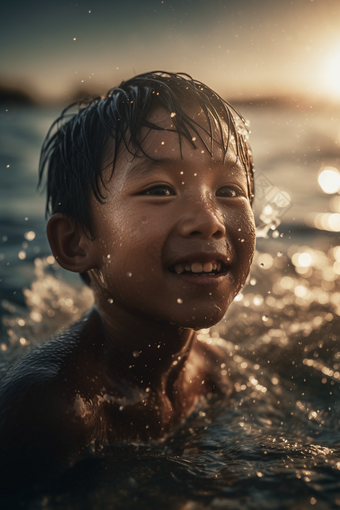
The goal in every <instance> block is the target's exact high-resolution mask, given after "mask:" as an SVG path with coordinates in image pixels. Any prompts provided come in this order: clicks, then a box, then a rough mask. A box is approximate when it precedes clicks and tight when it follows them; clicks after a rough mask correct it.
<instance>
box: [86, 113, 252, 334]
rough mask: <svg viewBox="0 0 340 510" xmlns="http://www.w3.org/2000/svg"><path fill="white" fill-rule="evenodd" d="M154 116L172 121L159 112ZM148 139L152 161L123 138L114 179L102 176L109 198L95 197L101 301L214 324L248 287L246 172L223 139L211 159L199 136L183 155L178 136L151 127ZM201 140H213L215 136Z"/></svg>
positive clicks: (113, 310) (95, 275)
mask: <svg viewBox="0 0 340 510" xmlns="http://www.w3.org/2000/svg"><path fill="white" fill-rule="evenodd" d="M192 117H193V118H195V120H196V121H198V122H200V123H201V125H203V126H204V127H207V126H206V121H205V120H204V119H202V120H200V119H201V117H200V116H199V115H197V114H196V115H195V114H193V115H192ZM149 120H150V121H151V122H153V123H155V124H157V125H159V126H161V127H166V128H170V127H171V126H172V119H171V117H170V114H169V113H168V112H166V111H165V110H162V109H159V110H156V111H155V112H154V113H152V114H151V115H150V119H149ZM225 129H227V127H225ZM202 133H203V131H202ZM193 136H194V135H193ZM202 136H203V134H202ZM144 137H145V138H144ZM216 137H217V133H216ZM143 138H144V141H143V149H144V151H145V152H146V154H148V155H149V156H150V157H152V158H153V159H150V158H148V157H146V156H144V155H142V154H140V155H139V157H133V156H132V155H131V154H129V152H128V151H127V150H126V149H125V147H124V144H122V145H121V147H120V153H119V157H118V159H117V163H116V166H115V170H114V173H113V176H112V178H111V179H110V180H109V175H110V170H111V169H110V168H109V169H108V170H107V171H105V172H106V174H105V173H104V176H105V175H107V182H106V186H107V190H105V194H106V195H107V200H106V203H105V204H104V205H102V204H99V203H98V202H97V201H96V200H95V198H94V197H92V212H93V230H94V235H95V237H96V238H95V240H94V241H91V243H90V249H91V256H92V260H93V270H92V271H90V275H91V282H92V287H93V290H94V292H95V295H96V301H97V304H98V305H99V306H100V307H101V308H102V309H103V310H105V311H106V312H107V313H108V314H113V316H115V314H117V313H119V310H121V311H123V310H124V311H125V312H128V314H131V317H136V315H138V314H140V313H142V314H143V316H144V317H145V318H150V320H154V319H155V318H156V319H160V320H164V321H166V322H168V323H169V322H171V323H175V324H179V325H181V326H183V327H190V328H194V329H199V328H202V327H209V326H211V325H212V324H215V323H216V322H218V321H219V320H220V319H222V317H223V315H224V313H225V312H226V310H227V308H228V306H229V304H230V303H231V302H232V300H233V299H234V297H235V296H236V294H237V293H238V292H239V290H240V288H241V287H242V285H243V284H244V282H245V280H246V278H247V275H248V273H249V269H250V265H251V262H252V258H253V254H254V244H255V234H254V217H253V212H252V209H251V206H250V200H249V196H248V186H247V177H246V173H245V170H244V168H243V166H242V165H241V163H240V162H236V159H237V158H236V156H235V148H234V145H233V144H231V145H230V148H229V151H228V156H227V160H226V162H225V164H223V152H222V149H221V147H220V146H219V145H218V143H216V142H215V143H214V157H213V158H212V157H211V155H210V154H209V152H208V151H207V150H206V148H205V147H204V145H203V143H202V142H201V140H200V139H199V138H198V137H196V138H197V139H196V140H195V143H196V145H197V149H195V148H194V147H193V146H192V145H191V144H190V143H189V142H188V140H186V139H184V138H182V140H181V143H182V156H183V158H182V157H181V153H180V144H179V136H178V133H176V132H172V133H171V132H167V131H157V130H148V129H146V128H145V130H144V132H143V133H142V139H143ZM204 139H205V141H206V143H207V144H208V146H209V144H210V137H209V136H208V135H206V134H204Z"/></svg>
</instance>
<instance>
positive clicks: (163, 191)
mask: <svg viewBox="0 0 340 510" xmlns="http://www.w3.org/2000/svg"><path fill="white" fill-rule="evenodd" d="M143 195H149V196H150V195H151V196H158V197H159V196H161V197H169V196H172V195H175V192H174V190H173V189H172V188H170V186H165V185H158V186H153V187H152V188H148V189H147V190H145V191H143Z"/></svg>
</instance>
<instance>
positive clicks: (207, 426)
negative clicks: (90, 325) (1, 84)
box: [0, 104, 340, 510]
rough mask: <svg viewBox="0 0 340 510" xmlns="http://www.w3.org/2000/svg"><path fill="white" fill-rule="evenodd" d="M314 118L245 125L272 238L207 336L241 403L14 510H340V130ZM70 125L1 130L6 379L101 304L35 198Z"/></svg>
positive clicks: (209, 409) (295, 114)
mask: <svg viewBox="0 0 340 510" xmlns="http://www.w3.org/2000/svg"><path fill="white" fill-rule="evenodd" d="M313 110H314V109H313V108H309V106H308V107H306V106H305V107H304V109H301V110H300V109H299V108H297V105H296V104H289V105H287V106H286V107H284V108H283V107H280V108H279V107H277V108H273V107H262V108H261V107H253V108H250V107H249V108H246V109H245V110H244V111H243V112H242V113H244V115H245V117H246V118H247V119H249V121H250V128H251V131H252V133H251V139H250V140H251V144H252V147H253V150H254V158H255V163H256V176H257V177H256V179H258V198H257V201H256V204H255V207H256V211H257V222H258V224H259V225H260V224H261V223H263V222H264V223H265V224H266V228H265V229H264V228H259V234H260V235H262V236H266V237H260V238H259V239H258V246H257V253H256V256H255V260H254V264H253V269H252V272H251V275H250V278H249V280H248V284H247V286H246V287H245V288H244V289H243V291H242V293H241V294H240V295H239V296H238V297H237V300H236V301H235V302H234V303H233V304H232V306H231V309H230V310H229V312H228V313H227V316H226V317H225V319H224V320H223V321H222V322H221V323H220V324H218V325H217V326H215V327H214V328H211V329H210V330H203V331H201V332H200V339H201V340H202V341H204V342H208V343H210V342H217V343H219V345H221V347H222V348H223V349H224V352H225V359H223V360H221V365H220V370H221V371H222V372H223V371H227V373H228V374H229V375H230V376H231V378H232V380H233V384H234V392H233V394H232V397H231V399H221V400H212V401H209V402H202V403H201V405H200V407H199V408H198V409H197V410H196V411H195V412H194V413H193V414H192V415H191V416H190V417H189V418H188V419H187V421H186V422H185V423H184V424H183V425H182V426H181V427H180V428H179V429H178V430H176V431H175V432H174V433H173V434H172V435H171V436H169V437H168V438H166V439H165V440H164V441H159V442H152V443H149V444H142V443H128V444H113V445H109V446H107V447H106V448H104V449H103V450H102V451H101V452H97V454H94V455H93V456H92V457H89V458H87V459H84V460H82V461H81V462H79V463H78V464H76V465H75V466H74V467H73V468H72V469H70V470H69V471H67V472H66V473H65V474H64V475H63V476H62V477H61V478H60V479H59V480H57V481H55V483H53V484H52V485H51V486H50V487H48V488H45V489H42V490H41V491H38V492H32V491H21V490H20V480H18V494H17V495H16V496H15V497H13V498H10V499H7V500H6V501H4V503H3V507H4V508H32V509H36V508H37V509H78V508H79V509H80V508H81V509H92V508H93V509H97V508H98V509H102V508H105V509H111V508H112V509H120V508H124V509H125V508H127V509H128V508H145V509H149V508H157V509H158V508H160V509H181V510H201V509H206V508H208V509H212V510H215V509H216V510H217V509H228V510H229V509H235V510H236V509H237V510H239V509H242V510H243V509H247V510H248V509H267V508H268V509H305V508H306V509H307V508H311V507H313V508H316V509H332V508H339V507H340V427H339V425H340V404H339V389H340V344H339V336H340V330H339V326H340V246H339V245H340V243H339V235H338V233H337V232H336V231H335V230H334V228H333V230H331V228H330V227H329V229H328V228H326V229H325V227H327V224H325V223H324V228H323V229H318V228H312V227H311V226H310V225H313V218H314V217H315V216H316V214H327V213H328V214H337V211H336V201H334V197H332V196H331V195H326V194H325V193H323V192H322V190H321V188H320V187H319V185H318V181H317V177H318V172H319V171H320V169H321V168H323V167H324V166H327V165H329V166H332V167H336V168H340V160H339V151H338V141H339V134H340V126H339V121H338V120H337V118H336V117H335V116H334V109H332V108H331V107H327V108H326V107H325V108H323V109H321V108H319V109H318V110H317V111H313ZM57 114H58V110H57V109H42V108H40V109H39V108H36V107H34V108H33V107H26V108H18V109H17V110H16V112H14V114H13V115H9V116H8V117H7V118H5V117H4V116H3V117H0V172H1V173H0V179H1V186H0V298H1V308H0V313H1V318H2V325H1V338H0V371H1V372H3V371H4V370H5V369H6V367H7V366H8V365H9V364H11V363H13V361H14V360H15V359H17V357H18V356H21V355H22V354H23V353H24V352H25V351H26V350H27V349H29V348H30V347H31V346H32V345H34V344H36V343H39V342H41V341H44V339H45V338H47V337H48V336H49V335H51V334H53V333H54V332H55V331H57V330H58V329H59V328H61V327H63V326H65V325H67V324H69V323H70V322H72V321H74V320H75V319H77V318H78V317H79V316H81V314H82V313H83V311H85V310H86V309H87V308H88V307H89V306H91V303H92V296H91V291H90V290H89V289H87V288H85V287H81V284H80V281H79V279H78V277H76V276H74V275H68V274H66V273H65V272H64V271H62V270H61V269H59V268H58V267H57V265H56V264H55V261H54V259H53V257H51V255H50V251H49V248H48V245H47V241H46V238H45V220H44V215H43V209H44V197H43V196H39V195H38V194H37V193H36V190H35V187H36V182H37V179H36V176H37V164H38V157H39V149H40V146H41V143H42V140H43V137H44V134H45V133H46V131H47V129H48V127H49V125H50V123H51V121H52V120H53V119H54V118H55V117H56V115H57ZM282 193H283V195H282ZM278 196H279V197H281V199H280V201H279V202H277V201H276V202H275V200H276V199H275V197H278ZM282 197H283V198H282ZM275 203H276V204H278V203H279V205H280V207H276V208H275V207H273V204H274V205H275ZM268 207H269V209H268ZM266 232H267V233H266Z"/></svg>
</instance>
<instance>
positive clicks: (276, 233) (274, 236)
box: [272, 230, 280, 239]
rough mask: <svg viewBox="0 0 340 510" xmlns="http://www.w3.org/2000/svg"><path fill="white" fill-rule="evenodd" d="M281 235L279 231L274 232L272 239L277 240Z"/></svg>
mask: <svg viewBox="0 0 340 510" xmlns="http://www.w3.org/2000/svg"><path fill="white" fill-rule="evenodd" d="M279 235H280V233H279V231H278V230H274V232H273V233H272V237H273V238H274V239H277V238H278V237H279Z"/></svg>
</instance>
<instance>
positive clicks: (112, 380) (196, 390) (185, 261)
mask: <svg viewBox="0 0 340 510" xmlns="http://www.w3.org/2000/svg"><path fill="white" fill-rule="evenodd" d="M73 106H74V105H73ZM234 117H235V118H237V121H238V122H239V123H240V121H243V119H241V118H240V117H239V116H238V114H237V112H236V111H235V110H234V109H233V108H232V107H231V106H230V105H229V104H228V103H226V102H225V101H224V100H223V99H222V98H220V97H219V96H218V95H217V94H215V93H214V92H213V91H212V90H211V89H209V88H208V87H207V86H205V85H203V84H202V83H200V82H196V81H194V80H192V79H191V78H190V77H189V76H187V75H176V74H172V73H164V72H152V73H146V74H142V75H140V76H137V77H135V78H132V79H131V80H129V81H126V82H123V83H122V84H121V85H120V86H119V87H118V88H114V89H112V90H111V91H109V93H108V94H107V96H106V97H105V98H104V99H102V98H99V97H98V98H95V99H93V100H91V101H90V102H89V103H88V104H86V105H81V107H80V108H79V111H78V113H76V114H73V115H70V114H69V109H66V110H65V111H64V112H63V113H62V115H61V117H60V118H59V119H57V121H56V122H55V123H54V124H53V126H52V127H51V130H50V131H49V133H48V135H47V138H46V140H45V142H44V145H43V148H42V156H41V165H40V181H41V180H42V178H43V174H44V171H45V169H47V213H51V214H52V216H51V217H50V219H49V222H48V226H47V234H48V238H49V242H50V245H51V248H52V252H53V254H54V256H55V258H56V260H57V261H58V262H59V264H60V265H61V266H62V267H64V268H65V269H68V270H70V271H74V272H78V273H80V274H81V275H82V277H83V279H84V280H85V281H86V283H87V284H88V285H90V287H91V288H92V290H93V293H94V296H95V307H94V308H93V309H92V310H90V311H89V312H88V313H87V314H86V315H85V316H84V317H83V318H82V319H81V320H80V321H79V322H77V323H76V324H74V325H73V326H71V328H70V329H68V330H67V331H62V332H61V333H60V334H59V335H58V336H56V337H55V338H53V339H52V340H50V341H48V342H46V343H44V344H41V345H40V346H38V347H37V348H36V349H34V350H32V351H31V352H29V353H28V355H26V356H25V357H24V358H22V359H21V360H20V361H19V362H18V363H17V364H16V365H15V366H14V367H12V368H11V370H9V372H8V373H7V374H6V375H5V377H4V378H3V380H2V381H1V385H0V413H1V414H0V449H1V452H0V454H1V455H0V458H2V459H4V458H6V473H7V479H10V477H11V476H13V473H15V474H16V476H18V469H20V470H22V472H23V473H25V480H26V482H28V481H34V480H38V479H43V478H44V476H46V477H47V476H51V475H53V474H54V473H59V472H60V471H61V470H62V469H64V468H66V467H67V466H70V465H72V463H74V462H75V461H76V460H77V459H78V458H79V456H80V455H81V454H82V453H84V452H86V451H87V449H89V448H92V449H93V447H95V448H96V447H99V446H101V445H103V444H105V443H107V442H112V441H122V440H142V441H147V440H150V439H158V438H162V437H164V436H165V435H166V434H168V433H169V432H171V431H172V430H173V429H174V428H175V427H176V426H177V425H178V424H179V423H180V422H181V421H182V420H183V419H184V418H185V417H186V416H188V414H189V413H190V412H191V411H192V410H193V408H194V406H195V404H196V403H197V401H198V399H199V398H200V397H201V396H204V395H211V394H213V393H214V392H218V391H220V392H221V391H222V392H224V393H226V392H227V393H228V392H230V384H228V380H227V379H225V378H224V379H223V378H222V377H221V375H220V371H219V367H220V360H221V353H219V352H218V349H217V348H216V347H212V346H208V345H205V344H204V343H202V342H199V341H198V340H197V337H196V333H195V331H196V330H198V329H200V328H206V327H210V326H211V325H213V324H215V323H216V322H218V321H219V320H221V319H222V317H223V316H224V314H225V312H226V310H227V308H228V306H229V304H230V303H231V302H232V300H233V299H234V297H235V296H236V294H237V293H238V292H239V290H240V288H241V287H242V286H243V284H244V283H245V280H246V278H247V276H248V273H249V269H250V265H251V261H252V258H253V253H254V239H255V235H254V218H253V212H252V207H251V203H252V197H253V194H252V193H253V179H252V177H253V175H252V161H251V155H250V149H249V147H248V144H247V142H246V141H245V139H244V138H243V135H242V134H240V133H239V130H238V128H237V125H236V120H235V119H234ZM18 458H20V462H18ZM11 459H13V461H11ZM18 466H20V467H18Z"/></svg>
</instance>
